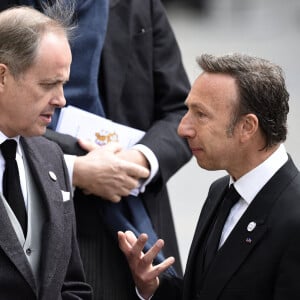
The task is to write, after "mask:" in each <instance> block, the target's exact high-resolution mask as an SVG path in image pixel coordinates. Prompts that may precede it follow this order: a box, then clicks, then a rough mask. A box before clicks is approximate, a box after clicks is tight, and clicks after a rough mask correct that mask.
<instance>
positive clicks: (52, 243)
mask: <svg viewBox="0 0 300 300" xmlns="http://www.w3.org/2000/svg"><path fill="white" fill-rule="evenodd" d="M22 144H23V149H24V153H25V155H26V159H27V161H28V164H29V166H30V170H31V173H32V175H33V177H34V179H35V181H36V184H37V188H38V190H39V191H40V195H41V200H42V201H43V205H44V207H45V214H46V222H45V224H44V228H43V240H42V254H41V260H40V262H41V265H40V270H41V278H40V284H39V285H40V286H43V285H48V283H49V281H50V280H52V277H53V274H54V272H55V270H56V268H57V262H58V259H57V255H58V254H59V253H61V251H62V247H63V242H64V241H63V230H64V225H63V220H64V218H63V211H64V210H63V201H62V193H61V189H60V186H59V184H58V182H57V181H55V180H53V176H50V174H49V172H50V171H52V172H53V171H54V170H53V167H52V166H51V165H50V164H49V163H48V162H47V161H46V160H45V159H44V158H43V157H47V153H40V152H37V151H36V150H35V149H36V147H34V148H33V147H32V145H31V142H30V141H28V140H22Z"/></svg>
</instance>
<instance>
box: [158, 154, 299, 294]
mask: <svg viewBox="0 0 300 300" xmlns="http://www.w3.org/2000/svg"><path fill="white" fill-rule="evenodd" d="M228 180H229V178H228V176H227V177H224V178H221V179H219V180H217V181H216V182H214V183H213V184H212V186H211V188H210V190H209V194H208V197H207V199H206V202H205V204H204V206H203V209H202V211H201V215H200V218H199V222H198V225H197V227H196V232H195V236H194V239H193V242H192V246H191V250H190V254H189V258H188V262H187V266H186V272H185V276H184V284H183V297H182V298H181V297H180V293H181V292H180V290H181V289H182V282H180V281H179V280H177V281H176V282H175V281H174V280H165V281H164V282H162V285H161V288H160V290H158V292H157V294H156V296H155V297H154V298H153V299H167V298H166V297H168V299H184V300H188V299H201V300H216V299H219V300H234V299H239V300H241V299H242V300H250V299H251V300H253V299H255V300H275V299H276V300H277V299H278V300H279V299H280V300H283V299H284V300H293V299H298V298H299V284H298V283H299V280H298V274H299V270H300V256H299V253H300V235H299V232H300V174H299V171H298V170H297V168H296V166H295V165H294V164H293V162H292V160H291V159H289V161H288V162H287V163H286V164H285V165H284V166H283V167H282V168H281V169H280V170H279V171H278V172H277V173H276V174H275V175H274V176H273V177H272V178H271V179H270V180H269V182H268V183H267V184H266V185H265V186H264V187H263V189H262V190H261V191H260V192H259V193H258V195H257V196H256V197H255V199H254V200H253V202H252V203H251V204H250V206H249V207H248V209H247V211H246V212H245V213H244V215H243V216H242V217H241V219H240V221H239V222H238V224H237V225H236V227H235V228H234V229H233V231H232V232H231V234H230V236H229V237H228V240H227V241H226V242H225V243H224V245H223V246H222V248H221V249H220V250H219V252H218V254H217V256H216V258H215V260H214V261H213V263H212V265H211V268H210V269H209V270H208V273H207V274H206V276H203V278H198V279H197V280H196V282H197V286H198V287H200V293H199V298H193V295H192V291H193V290H194V285H193V283H194V282H195V278H194V271H195V267H196V256H197V252H198V249H199V246H200V249H201V244H202V243H203V241H204V239H205V235H206V231H207V229H208V227H209V225H210V223H211V221H212V216H213V215H214V213H215V210H216V207H217V206H218V204H219V202H220V200H221V195H222V193H223V191H224V189H225V187H226V186H227V185H228ZM251 221H254V222H256V224H257V226H256V228H255V229H254V230H253V231H251V232H249V231H247V225H248V224H249V223H250V222H251ZM200 251H201V250H200ZM170 287H172V288H170ZM172 292H174V294H172ZM178 295H179V296H178Z"/></svg>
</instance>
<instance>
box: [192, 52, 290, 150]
mask: <svg viewBox="0 0 300 300" xmlns="http://www.w3.org/2000/svg"><path fill="white" fill-rule="evenodd" d="M197 62H198V64H199V66H200V67H201V68H202V70H203V71H204V72H210V73H223V74H228V75H230V76H232V77H233V78H235V80H236V83H237V88H238V91H239V99H238V100H239V102H238V103H239V104H238V105H237V107H235V108H234V112H233V117H232V122H231V128H232V130H233V128H234V126H235V124H236V122H237V121H238V119H239V117H240V116H242V115H245V114H248V113H253V114H255V115H256V116H257V118H258V120H259V126H260V128H261V130H262V132H263V134H264V135H265V139H266V144H265V147H264V148H270V147H272V146H273V145H276V144H278V143H280V142H283V141H285V140H286V135H287V114H288V112H289V104H288V101H289V93H288V92H287V89H286V84H285V79H284V74H283V71H282V69H281V67H279V66H278V65H276V64H274V63H271V62H270V61H268V60H265V59H262V58H257V57H252V56H249V55H244V54H237V53H236V54H230V55H224V56H219V57H217V56H214V55H209V54H203V55H202V56H200V57H199V58H198V59H197Z"/></svg>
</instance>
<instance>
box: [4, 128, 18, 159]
mask: <svg viewBox="0 0 300 300" xmlns="http://www.w3.org/2000/svg"><path fill="white" fill-rule="evenodd" d="M7 139H13V140H15V141H16V142H17V153H18V154H19V155H21V156H23V155H22V151H21V147H20V136H19V135H18V136H15V137H12V138H9V137H7V136H6V135H5V134H4V133H3V132H2V131H0V145H1V144H2V143H3V142H5V141H6V140H7Z"/></svg>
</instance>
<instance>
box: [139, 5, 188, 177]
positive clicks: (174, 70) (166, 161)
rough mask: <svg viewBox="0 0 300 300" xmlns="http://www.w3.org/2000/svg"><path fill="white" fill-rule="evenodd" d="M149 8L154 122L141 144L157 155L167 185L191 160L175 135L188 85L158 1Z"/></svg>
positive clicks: (186, 149) (165, 17) (166, 20)
mask: <svg viewBox="0 0 300 300" xmlns="http://www.w3.org/2000/svg"><path fill="white" fill-rule="evenodd" d="M151 5H152V7H151V11H152V35H153V53H152V55H153V80H154V82H153V84H154V98H155V118H156V120H155V122H153V124H152V126H151V127H150V128H149V129H148V130H147V133H146V134H145V136H144V138H143V139H142V140H141V143H143V144H145V145H146V146H148V147H149V148H150V149H151V150H152V151H153V152H154V154H155V155H156V157H157V159H158V161H159V166H160V171H161V175H162V178H163V182H166V181H167V180H168V179H169V178H170V177H171V176H172V175H173V174H174V173H175V172H176V171H177V170H178V169H179V168H180V167H182V166H183V165H184V164H185V163H186V162H187V161H188V160H189V159H190V158H191V153H190V150H189V148H188V146H187V143H186V141H185V140H183V139H182V138H180V137H179V136H178V134H177V127H178V125H179V122H180V120H181V118H182V117H183V115H184V114H185V113H186V107H185V105H184V101H185V99H186V97H187V94H188V91H189V89H190V84H189V80H188V78H187V75H186V72H185V70H184V67H183V64H182V60H181V53H180V50H179V46H178V44H177V41H176V38H175V35H174V32H173V30H172V28H171V26H170V23H169V21H168V19H167V15H166V13H165V10H164V8H163V6H162V4H161V2H160V1H158V0H153V1H151Z"/></svg>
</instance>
